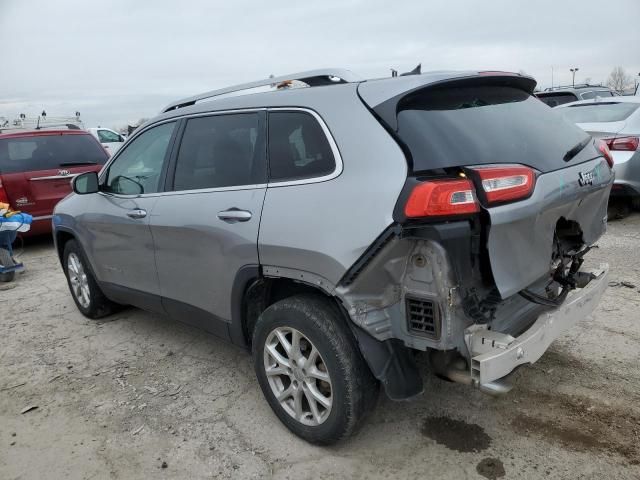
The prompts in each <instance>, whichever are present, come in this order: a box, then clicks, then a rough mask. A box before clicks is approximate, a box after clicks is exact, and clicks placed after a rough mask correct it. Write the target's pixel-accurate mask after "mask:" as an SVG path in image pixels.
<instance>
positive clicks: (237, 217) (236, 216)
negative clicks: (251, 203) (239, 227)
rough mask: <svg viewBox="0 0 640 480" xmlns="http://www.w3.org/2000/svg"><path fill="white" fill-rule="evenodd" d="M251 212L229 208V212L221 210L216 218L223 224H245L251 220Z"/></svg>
mask: <svg viewBox="0 0 640 480" xmlns="http://www.w3.org/2000/svg"><path fill="white" fill-rule="evenodd" d="M251 216H252V215H251V212H250V211H248V210H240V209H239V208H230V209H229V210H223V211H222V212H218V218H219V219H220V220H224V221H225V222H229V223H235V222H247V221H249V220H251Z"/></svg>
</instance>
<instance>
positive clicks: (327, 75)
mask: <svg viewBox="0 0 640 480" xmlns="http://www.w3.org/2000/svg"><path fill="white" fill-rule="evenodd" d="M294 80H297V81H300V82H304V83H306V84H307V85H309V86H310V87H316V86H322V85H334V84H337V83H351V82H359V81H362V79H361V78H360V77H358V76H357V75H355V74H354V73H352V72H351V71H349V70H345V69H341V68H327V69H320V70H308V71H306V72H299V73H290V74H287V75H281V76H279V77H271V78H265V79H263V80H257V81H255V82H249V83H242V84H239V85H233V86H231V87H225V88H221V89H218V90H211V91H209V92H205V93H201V94H199V95H195V96H193V97H188V98H183V99H182V100H178V101H176V102H173V103H170V104H169V105H167V106H166V107H165V108H163V109H162V113H165V112H169V111H171V110H176V109H178V108H183V107H188V106H191V105H195V103H196V102H199V101H201V100H206V99H208V98H213V97H218V96H220V95H224V94H227V93H233V92H240V91H242V90H250V89H252V88H257V87H266V86H270V85H273V86H277V85H279V84H283V83H285V82H291V81H294Z"/></svg>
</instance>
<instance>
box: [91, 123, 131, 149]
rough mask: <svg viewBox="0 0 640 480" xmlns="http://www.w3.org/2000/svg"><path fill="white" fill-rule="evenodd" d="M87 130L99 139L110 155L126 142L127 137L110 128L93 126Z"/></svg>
mask: <svg viewBox="0 0 640 480" xmlns="http://www.w3.org/2000/svg"><path fill="white" fill-rule="evenodd" d="M87 131H88V132H89V133H90V134H91V135H93V136H94V137H95V138H97V139H98V141H99V142H100V144H101V145H102V146H103V147H104V148H105V149H106V150H107V152H108V153H109V155H113V154H114V153H116V152H117V151H118V150H119V149H120V147H121V146H122V145H123V144H124V142H125V140H126V139H125V137H124V136H123V135H120V134H119V133H118V132H116V131H115V130H111V129H110V128H102V127H92V128H87Z"/></svg>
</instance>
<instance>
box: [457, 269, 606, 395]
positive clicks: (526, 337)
mask: <svg viewBox="0 0 640 480" xmlns="http://www.w3.org/2000/svg"><path fill="white" fill-rule="evenodd" d="M587 273H591V274H592V277H591V281H589V283H587V284H586V285H585V286H584V287H583V288H577V289H575V290H572V291H571V292H569V294H568V295H567V298H566V299H565V301H564V302H563V303H562V305H561V306H559V307H557V308H554V309H553V310H550V311H548V312H545V313H543V314H542V315H540V316H539V317H538V319H537V320H536V321H535V322H534V323H533V325H532V326H531V327H530V328H529V329H528V330H527V331H525V332H524V333H523V334H522V335H520V336H518V337H515V338H514V337H512V336H511V335H508V334H505V333H500V332H494V331H492V330H488V329H487V326H486V325H473V326H471V327H469V328H467V329H466V330H465V343H466V344H467V348H468V350H469V353H470V357H471V362H470V365H471V380H472V383H473V384H474V385H475V386H477V387H480V388H482V385H485V384H490V383H491V382H494V381H496V380H499V379H501V378H503V377H505V376H506V375H508V374H509V373H511V372H512V371H513V370H514V369H515V368H516V367H518V366H520V365H524V364H527V363H534V362H536V361H537V360H538V359H539V358H540V357H541V356H542V355H543V354H544V352H545V351H546V350H547V349H548V348H549V346H550V345H551V343H552V342H553V341H554V340H555V339H556V338H558V337H559V336H560V335H561V334H562V333H563V332H565V331H566V330H568V329H569V328H571V327H572V326H573V325H574V324H575V323H576V322H577V321H578V320H581V319H583V318H585V317H586V316H587V315H589V314H590V313H591V312H592V311H593V310H594V309H595V308H596V306H597V305H598V302H599V301H600V297H602V294H603V292H604V290H605V288H606V287H607V278H608V276H609V266H608V265H601V267H600V268H599V269H594V270H588V271H587Z"/></svg>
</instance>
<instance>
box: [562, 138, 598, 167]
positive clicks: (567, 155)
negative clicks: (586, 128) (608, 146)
mask: <svg viewBox="0 0 640 480" xmlns="http://www.w3.org/2000/svg"><path fill="white" fill-rule="evenodd" d="M589 142H591V137H587V138H585V139H584V140H583V141H581V142H580V143H579V144H577V145H576V146H575V147H573V148H572V149H571V150H569V151H568V152H567V153H565V154H564V157H562V159H563V160H564V161H565V162H568V161H570V160H571V159H572V158H573V157H575V156H576V155H578V154H579V153H580V152H581V151H582V150H584V147H586V146H587V145H589Z"/></svg>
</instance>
